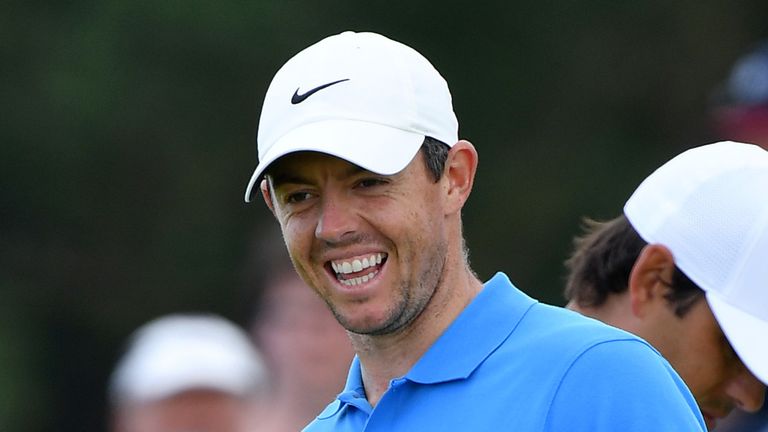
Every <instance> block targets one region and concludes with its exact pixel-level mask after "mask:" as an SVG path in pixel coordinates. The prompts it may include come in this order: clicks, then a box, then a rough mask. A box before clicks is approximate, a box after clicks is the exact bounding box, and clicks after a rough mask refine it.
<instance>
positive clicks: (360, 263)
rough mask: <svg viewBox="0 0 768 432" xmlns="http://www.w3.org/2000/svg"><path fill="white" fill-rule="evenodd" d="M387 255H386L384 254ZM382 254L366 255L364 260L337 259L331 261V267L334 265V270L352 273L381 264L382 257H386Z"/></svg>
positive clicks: (341, 272)
mask: <svg viewBox="0 0 768 432" xmlns="http://www.w3.org/2000/svg"><path fill="white" fill-rule="evenodd" d="M384 256H386V255H384ZM384 256H382V254H380V253H377V254H373V255H371V256H370V257H365V258H363V259H362V260H360V259H355V260H352V261H351V262H350V261H336V262H331V267H333V271H335V272H336V273H340V274H350V273H356V272H359V271H363V270H365V269H367V268H369V267H373V266H375V265H378V264H381V261H382V259H383V258H384Z"/></svg>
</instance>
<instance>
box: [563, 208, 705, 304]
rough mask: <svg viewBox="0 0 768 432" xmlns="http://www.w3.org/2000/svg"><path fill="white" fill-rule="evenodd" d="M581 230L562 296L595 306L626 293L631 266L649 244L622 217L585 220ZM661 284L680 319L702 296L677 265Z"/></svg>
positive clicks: (567, 266) (568, 265)
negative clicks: (601, 220) (611, 296)
mask: <svg viewBox="0 0 768 432" xmlns="http://www.w3.org/2000/svg"><path fill="white" fill-rule="evenodd" d="M583 230H584V234H583V235H581V236H579V237H576V238H575V239H574V241H573V244H574V251H573V253H572V255H571V256H570V257H569V258H568V259H567V260H566V261H565V266H566V268H567V269H568V276H567V280H566V285H565V297H566V299H567V300H575V301H576V302H577V303H578V304H579V305H580V306H588V307H595V306H600V305H602V304H603V303H604V302H605V301H606V299H607V298H608V296H609V295H611V294H620V293H622V292H624V291H626V290H627V288H628V282H629V275H630V273H631V272H632V267H633V266H634V265H635V261H636V260H637V258H638V257H639V256H640V253H641V251H642V250H643V248H644V247H645V246H646V245H647V244H648V243H646V241H645V240H643V239H642V238H641V237H640V235H639V234H638V233H637V231H635V229H634V228H633V227H632V225H631V224H630V223H629V221H628V220H627V218H626V216H624V215H623V214H622V215H621V216H619V217H617V218H615V219H612V220H610V221H607V222H598V221H595V220H592V219H584V221H583ZM662 282H664V283H666V284H667V285H669V287H670V288H671V290H670V292H669V293H668V294H667V295H666V298H667V300H669V302H670V303H671V304H672V305H673V306H674V309H675V314H676V315H677V316H679V317H682V316H683V315H685V313H686V312H687V311H688V310H689V309H690V307H691V306H693V304H694V303H696V301H697V300H699V299H700V298H702V297H703V295H704V291H702V290H701V288H699V287H698V286H696V284H694V283H693V282H692V281H691V280H690V279H689V278H688V277H687V276H686V275H685V274H684V273H683V272H682V271H681V270H680V269H679V268H678V267H677V266H675V272H674V274H673V276H672V281H662Z"/></svg>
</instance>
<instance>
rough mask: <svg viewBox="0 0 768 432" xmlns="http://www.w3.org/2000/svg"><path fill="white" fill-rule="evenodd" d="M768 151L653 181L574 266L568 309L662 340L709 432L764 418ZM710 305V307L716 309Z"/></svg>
mask: <svg viewBox="0 0 768 432" xmlns="http://www.w3.org/2000/svg"><path fill="white" fill-rule="evenodd" d="M766 191H768V152H766V151H765V150H764V149H761V148H760V147H758V146H756V145H752V144H743V143H735V142H719V143H715V144H710V145H705V146H701V147H697V148H694V149H691V150H688V151H685V152H683V153H682V154H680V155H678V156H676V157H675V158H673V159H672V160H670V161H668V162H667V163H665V164H664V165H662V166H661V167H660V168H659V169H657V170H656V171H654V172H653V173H652V174H651V175H650V176H649V177H647V178H646V179H645V180H644V181H643V182H642V183H641V184H640V186H639V187H638V188H637V189H636V190H635V192H634V193H633V194H632V196H631V197H630V198H629V200H628V201H627V203H626V205H625V206H624V212H623V214H622V215H620V216H619V217H617V218H615V219H613V220H611V221H608V222H604V223H597V222H589V223H588V224H587V225H588V228H587V232H586V234H584V235H583V236H582V237H579V238H577V239H576V240H575V242H574V243H575V250H574V252H573V254H572V256H571V257H570V258H569V259H568V260H567V261H566V264H567V267H568V269H569V274H568V277H567V283H566V288H565V297H566V299H567V300H568V305H567V307H568V308H570V309H573V310H576V311H578V312H581V313H583V314H584V315H587V316H590V317H594V318H597V319H599V320H601V321H603V322H605V323H608V324H610V325H613V326H616V327H619V328H622V329H624V330H627V331H629V332H632V333H634V334H636V335H638V336H640V337H642V338H643V339H645V340H647V341H648V342H650V343H651V344H652V345H653V346H654V347H655V348H656V349H658V350H659V351H660V352H661V354H662V355H663V356H664V357H665V358H667V360H669V361H670V363H671V364H672V366H673V367H674V368H675V369H676V370H677V372H678V373H680V375H681V377H682V378H683V380H684V381H685V383H686V384H687V385H688V387H689V388H690V389H691V392H692V393H693V395H694V396H695V397H696V401H697V403H698V404H699V407H700V408H701V411H702V413H703V414H704V418H705V420H706V422H707V426H708V427H709V428H710V429H711V428H714V427H715V425H716V423H717V420H718V419H719V418H722V417H725V416H726V415H727V414H728V413H729V412H730V411H731V410H732V409H734V408H739V409H742V410H745V411H751V412H754V411H757V410H758V409H760V407H761V406H762V405H763V401H764V398H765V384H764V383H765V382H768V344H766V343H765V341H766V335H768V285H766V281H768V272H767V271H766V270H767V269H768V266H766V263H768V200H766V199H765V198H766ZM705 299H706V300H705Z"/></svg>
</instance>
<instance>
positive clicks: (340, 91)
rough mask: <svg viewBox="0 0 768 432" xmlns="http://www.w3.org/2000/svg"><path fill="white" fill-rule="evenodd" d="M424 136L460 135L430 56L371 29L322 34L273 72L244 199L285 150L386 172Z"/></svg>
mask: <svg viewBox="0 0 768 432" xmlns="http://www.w3.org/2000/svg"><path fill="white" fill-rule="evenodd" d="M426 136H429V137H432V138H435V139H437V140H440V141H442V142H444V143H445V144H447V145H449V146H453V145H454V144H455V143H456V142H457V141H458V121H457V120H456V115H455V114H454V112H453V105H452V102H451V94H450V92H449V90H448V84H447V83H446V82H445V79H443V77H442V76H441V75H440V73H439V72H438V71H437V70H436V69H435V68H434V67H433V66H432V64H431V63H430V62H429V61H428V60H427V59H426V58H424V56H422V55H421V54H419V53H418V52H416V51H415V50H414V49H412V48H410V47H408V46H406V45H403V44H401V43H400V42H396V41H393V40H391V39H388V38H386V37H384V36H382V35H379V34H376V33H355V32H344V33H341V34H338V35H334V36H330V37H327V38H325V39H323V40H321V41H320V42H317V43H315V44H314V45H312V46H310V47H308V48H306V49H304V50H303V51H301V52H299V53H298V54H296V55H295V56H294V57H293V58H291V59H290V60H288V62H287V63H285V65H283V67H282V68H280V70H278V71H277V74H276V75H275V77H274V78H273V79H272V83H271V84H270V86H269V89H268V90H267V94H266V96H265V98H264V106H263V107H262V110H261V118H260V120H259V132H258V138H257V140H258V153H259V164H258V166H257V167H256V170H255V171H254V172H253V175H252V176H251V180H250V182H249V183H248V188H247V189H246V192H245V201H246V202H249V201H250V198H251V194H252V192H253V188H254V185H256V184H257V183H258V182H259V180H260V179H261V176H262V174H263V173H264V170H265V169H266V168H267V167H268V166H269V165H270V164H271V163H272V162H274V161H275V160H277V159H278V158H280V157H282V156H285V155H286V154H288V153H292V152H297V151H316V152H322V153H326V154H329V155H332V156H336V157H339V158H342V159H344V160H346V161H348V162H350V163H352V164H355V165H358V166H360V167H362V168H364V169H366V170H368V171H372V172H375V173H378V174H383V175H390V174H395V173H397V172H399V171H400V170H402V169H403V168H405V167H406V166H407V165H408V163H409V162H410V161H411V160H412V159H413V157H414V156H415V155H416V152H417V151H418V150H419V148H420V147H421V144H422V142H423V141H424V138H425V137H426Z"/></svg>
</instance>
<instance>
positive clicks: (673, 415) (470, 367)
mask: <svg viewBox="0 0 768 432" xmlns="http://www.w3.org/2000/svg"><path fill="white" fill-rule="evenodd" d="M304 430H305V431H306V432H319V431H335V432H346V431H350V432H351V431H368V432H392V431H408V432H410V431H419V432H424V431H435V432H437V431H440V432H445V431H464V432H478V431H497V430H509V431H522V432H527V431H563V432H565V431H567V432H577V431H583V432H597V431H637V432H640V431H642V432H648V431H654V432H656V431H676V432H682V431H705V430H706V427H705V425H704V420H703V418H702V416H701V413H700V412H699V409H698V407H697V406H696V402H695V401H694V399H693V397H692V396H691V394H690V392H689V391H688V389H687V387H686V386H685V385H684V384H683V382H682V380H681V379H680V377H679V376H678V375H677V374H676V373H675V372H674V371H673V370H672V368H671V367H670V365H669V363H667V361H666V360H664V359H663V358H662V357H661V356H660V355H659V353H658V352H657V351H656V350H654V349H653V348H652V347H651V346H650V345H648V344H647V343H646V342H644V341H642V340H641V339H638V338H637V337H635V336H633V335H631V334H629V333H626V332H624V331H622V330H619V329H616V328H613V327H609V326H607V325H604V324H602V323H600V322H598V321H596V320H593V319H590V318H586V317H583V316H581V315H579V314H577V313H575V312H571V311H569V310H566V309H563V308H558V307H554V306H548V305H544V304H541V303H538V302H537V301H536V300H534V299H532V298H530V297H528V296H527V295H525V294H524V293H523V292H521V291H520V290H518V289H517V288H515V287H514V286H513V285H512V283H511V282H510V281H509V279H508V278H507V276H506V275H504V274H503V273H497V274H496V275H495V276H494V277H493V278H492V279H491V280H490V281H488V282H487V283H486V284H485V287H484V289H483V290H482V291H481V292H480V293H479V294H478V295H477V297H476V298H475V299H474V300H473V301H472V302H471V303H470V304H469V305H468V306H467V308H466V309H465V310H464V311H463V312H462V313H461V314H460V315H459V316H458V317H457V318H456V320H455V321H454V322H453V323H452V324H451V325H450V327H448V329H446V331H445V332H444V333H443V335H441V336H440V338H438V340H437V341H435V343H434V345H433V346H432V347H430V349H429V350H428V351H427V352H426V353H425V354H424V355H423V356H422V358H421V359H419V361H418V362H417V363H416V364H415V365H414V366H413V368H411V370H410V371H409V372H408V373H407V374H406V375H405V376H403V377H400V378H396V379H393V380H392V381H391V382H390V385H389V388H388V389H387V391H386V392H385V393H384V394H383V395H382V397H381V399H380V400H379V403H378V404H377V405H376V407H371V405H370V404H369V403H368V400H367V399H366V398H365V389H364V388H363V381H362V376H361V371H360V363H359V360H358V358H357V357H355V359H354V360H353V362H352V366H351V368H350V371H349V376H348V378H347V384H346V386H345V388H344V391H343V392H342V393H341V394H339V395H338V397H337V399H336V400H335V401H334V402H332V403H331V404H330V405H328V407H326V409H325V410H324V411H323V412H322V413H321V414H320V415H319V416H318V417H317V418H316V419H315V420H314V421H313V422H312V423H311V424H310V425H309V426H307V427H306V428H305V429H304Z"/></svg>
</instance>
